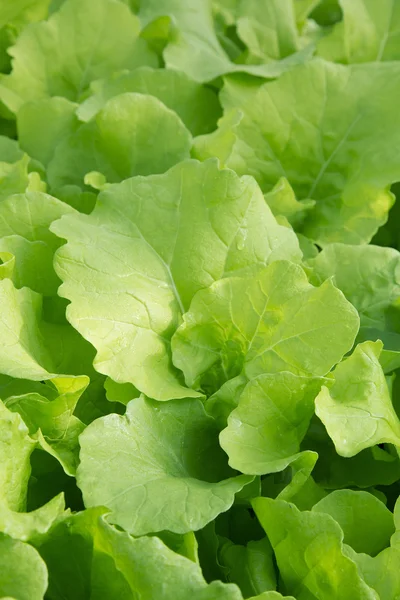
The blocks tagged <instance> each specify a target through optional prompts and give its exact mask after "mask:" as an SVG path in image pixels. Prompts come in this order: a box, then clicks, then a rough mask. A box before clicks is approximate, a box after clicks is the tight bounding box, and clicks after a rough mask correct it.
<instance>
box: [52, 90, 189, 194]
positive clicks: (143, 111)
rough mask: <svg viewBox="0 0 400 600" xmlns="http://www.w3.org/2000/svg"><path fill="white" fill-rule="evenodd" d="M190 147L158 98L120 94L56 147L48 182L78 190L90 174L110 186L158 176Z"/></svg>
mask: <svg viewBox="0 0 400 600" xmlns="http://www.w3.org/2000/svg"><path fill="white" fill-rule="evenodd" d="M190 146H191V135H190V133H189V131H188V130H187V129H186V127H185V126H184V125H183V123H182V121H181V120H180V119H179V117H178V116H177V115H176V114H175V113H174V112H173V111H172V110H169V109H168V108H166V106H164V104H162V102H160V101H159V100H157V98H154V97H153V96H147V95H144V94H136V93H126V94H120V95H119V96H116V97H115V98H112V99H111V100H109V101H108V103H107V104H106V105H105V107H104V108H103V109H102V110H101V111H100V112H99V114H98V115H96V117H95V119H94V120H93V121H91V122H89V123H85V124H83V125H81V127H79V128H78V129H77V130H76V132H75V133H72V134H71V135H70V136H68V137H67V138H66V139H65V140H63V141H62V142H61V143H60V144H59V145H58V146H57V148H56V151H55V153H54V157H53V159H52V160H51V162H50V164H49V168H48V178H49V183H50V185H51V186H52V188H54V189H58V188H62V187H63V186H65V185H81V186H82V185H83V181H84V177H85V175H86V174H87V173H89V172H91V171H99V172H101V173H102V175H104V176H105V177H106V179H107V181H109V182H111V183H116V182H118V181H122V180H123V179H127V178H128V177H132V176H134V175H151V174H153V173H163V172H164V171H167V170H168V169H169V168H170V167H172V166H173V165H175V164H176V163H178V162H180V161H181V160H184V159H185V158H189V155H190Z"/></svg>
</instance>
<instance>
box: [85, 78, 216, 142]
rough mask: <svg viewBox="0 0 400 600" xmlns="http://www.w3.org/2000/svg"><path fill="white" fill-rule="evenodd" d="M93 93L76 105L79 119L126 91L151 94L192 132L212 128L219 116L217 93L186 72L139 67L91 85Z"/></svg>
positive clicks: (201, 132)
mask: <svg viewBox="0 0 400 600" xmlns="http://www.w3.org/2000/svg"><path fill="white" fill-rule="evenodd" d="M92 92H93V94H92V95H91V96H89V97H88V98H87V99H86V100H85V101H84V102H83V103H82V104H81V105H80V106H79V108H78V110H77V115H78V117H79V118H80V119H81V120H82V121H89V120H90V119H91V118H93V116H94V115H96V114H97V113H98V112H99V111H100V110H101V109H102V108H103V106H104V105H105V104H106V102H107V101H108V100H110V99H111V98H113V97H114V96H118V95H119V94H124V93H126V92H136V93H139V94H147V95H150V96H155V98H158V99H159V100H161V102H162V103H163V104H165V106H167V107H168V108H170V109H171V110H173V111H175V112H176V114H177V115H178V116H179V117H180V119H181V120H182V122H183V123H184V124H185V125H186V127H187V128H188V129H189V131H191V133H193V135H200V134H204V133H208V132H209V131H212V130H213V129H215V125H216V121H217V118H218V117H219V115H220V110H221V109H220V106H219V103H218V100H217V96H216V94H215V92H214V91H213V90H211V88H207V87H205V86H203V85H201V84H199V83H197V82H196V81H194V80H192V79H191V78H190V77H188V75H186V73H182V72H180V71H175V70H172V69H152V68H150V67H140V68H138V69H135V70H133V71H126V72H124V73H122V74H120V75H116V76H114V77H111V78H109V79H103V80H101V81H96V82H94V83H93V84H92Z"/></svg>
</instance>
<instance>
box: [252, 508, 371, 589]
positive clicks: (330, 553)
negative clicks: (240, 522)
mask: <svg viewBox="0 0 400 600" xmlns="http://www.w3.org/2000/svg"><path fill="white" fill-rule="evenodd" d="M252 504H253V507H254V510H255V512H256V515H257V516H258V518H259V520H260V522H261V524H262V526H263V527H264V529H265V531H266V533H267V535H268V537H269V540H270V542H271V544H272V547H273V549H274V551H275V556H276V560H277V563H278V567H279V571H280V574H281V577H282V579H283V582H284V584H285V588H286V589H287V591H288V592H289V593H293V594H294V596H295V597H296V598H304V599H308V598H310V600H311V598H324V600H325V599H326V600H328V599H332V600H336V598H343V600H345V599H346V600H347V599H348V600H355V599H357V600H358V599H360V600H361V599H363V600H364V599H365V600H367V599H368V600H376V595H375V592H374V591H373V590H372V589H371V588H370V587H368V585H367V584H366V583H365V582H364V580H363V579H362V578H361V577H360V575H359V574H358V571H357V566H356V564H355V563H354V562H353V561H352V560H350V558H348V557H347V556H346V555H345V554H344V552H343V543H342V542H343V533H342V531H341V529H340V527H339V525H338V524H337V523H336V522H335V521H334V520H333V519H332V518H331V517H330V516H329V515H325V514H321V513H316V512H307V511H306V512H300V511H299V510H298V509H297V508H296V507H295V506H294V505H293V504H290V503H288V502H283V501H282V500H272V499H270V498H256V499H255V500H253V503H252Z"/></svg>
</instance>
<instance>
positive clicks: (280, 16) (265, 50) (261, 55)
mask: <svg viewBox="0 0 400 600" xmlns="http://www.w3.org/2000/svg"><path fill="white" fill-rule="evenodd" d="M236 19H237V21H236V27H237V30H238V35H239V37H240V38H241V39H242V41H243V42H244V43H245V44H246V46H247V48H248V49H249V51H250V56H251V57H252V58H253V60H254V59H255V61H257V59H258V61H257V62H265V63H268V62H270V61H272V60H280V59H283V58H285V57H287V56H290V55H291V54H294V53H295V52H297V51H298V50H299V39H298V37H299V36H298V31H297V27H296V15H295V8H294V2H293V0H272V1H271V0H261V1H259V0H241V1H240V2H239V3H238V8H237V13H236Z"/></svg>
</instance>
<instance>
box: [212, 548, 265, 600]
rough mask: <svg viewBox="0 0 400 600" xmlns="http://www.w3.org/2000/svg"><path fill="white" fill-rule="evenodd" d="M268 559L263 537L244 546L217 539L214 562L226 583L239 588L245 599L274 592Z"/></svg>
mask: <svg viewBox="0 0 400 600" xmlns="http://www.w3.org/2000/svg"><path fill="white" fill-rule="evenodd" d="M272 556H273V552H272V548H271V544H270V543H269V541H268V538H266V537H265V538H263V539H261V540H257V541H252V542H249V543H248V544H247V546H241V545H239V544H233V542H231V541H230V540H228V539H226V538H220V547H219V551H218V561H219V563H220V565H221V569H222V571H223V572H224V573H225V577H226V578H227V581H230V582H232V583H236V585H238V586H239V587H240V589H241V592H242V594H243V596H244V597H245V598H248V597H249V596H250V595H251V594H261V593H262V592H264V591H268V590H274V589H275V588H276V573H275V566H274V563H273V558H272ZM261 597H262V596H261Z"/></svg>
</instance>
